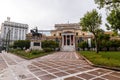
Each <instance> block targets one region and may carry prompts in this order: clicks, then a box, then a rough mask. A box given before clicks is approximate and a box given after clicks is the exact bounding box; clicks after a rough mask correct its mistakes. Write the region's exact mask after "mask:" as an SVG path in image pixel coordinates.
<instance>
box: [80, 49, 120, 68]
mask: <svg viewBox="0 0 120 80" xmlns="http://www.w3.org/2000/svg"><path fill="white" fill-rule="evenodd" d="M79 53H80V54H82V55H83V56H85V57H86V58H87V59H88V60H90V61H91V62H92V63H93V64H96V65H102V66H109V67H117V68H120V52H117V51H116V52H115V51H114V52H110V51H109V52H99V53H98V54H97V53H95V52H93V51H80V52H79Z"/></svg>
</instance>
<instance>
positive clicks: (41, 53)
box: [10, 49, 50, 59]
mask: <svg viewBox="0 0 120 80" xmlns="http://www.w3.org/2000/svg"><path fill="white" fill-rule="evenodd" d="M10 52H11V53H13V54H16V55H18V56H20V57H23V58H25V59H33V58H37V57H41V56H44V55H48V54H50V52H49V53H47V52H44V51H41V50H32V51H30V52H25V51H24V50H19V49H11V50H10Z"/></svg>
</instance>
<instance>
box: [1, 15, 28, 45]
mask: <svg viewBox="0 0 120 80" xmlns="http://www.w3.org/2000/svg"><path fill="white" fill-rule="evenodd" d="M27 31H28V25H27V24H23V23H17V22H12V21H10V17H7V21H4V22H3V23H2V25H1V39H2V41H3V42H6V40H8V39H9V40H10V42H11V43H13V42H14V41H15V40H25V39H26V34H27Z"/></svg>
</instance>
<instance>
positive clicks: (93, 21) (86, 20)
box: [80, 10, 102, 53]
mask: <svg viewBox="0 0 120 80" xmlns="http://www.w3.org/2000/svg"><path fill="white" fill-rule="evenodd" d="M101 23H102V21H101V15H100V14H98V12H97V11H96V10H92V11H91V12H87V13H86V14H85V15H84V17H83V18H81V21H80V25H81V26H82V30H83V31H89V32H91V33H93V35H94V38H95V45H96V52H97V53H98V41H97V36H98V34H99V33H100V32H101V29H100V25H101Z"/></svg>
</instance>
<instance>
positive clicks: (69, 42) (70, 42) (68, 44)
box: [61, 32, 75, 51]
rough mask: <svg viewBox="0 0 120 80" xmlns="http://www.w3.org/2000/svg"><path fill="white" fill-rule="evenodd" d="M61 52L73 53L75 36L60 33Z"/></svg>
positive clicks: (69, 33)
mask: <svg viewBox="0 0 120 80" xmlns="http://www.w3.org/2000/svg"><path fill="white" fill-rule="evenodd" d="M61 50H62V51H75V34H74V33H72V32H64V33H62V46H61Z"/></svg>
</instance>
